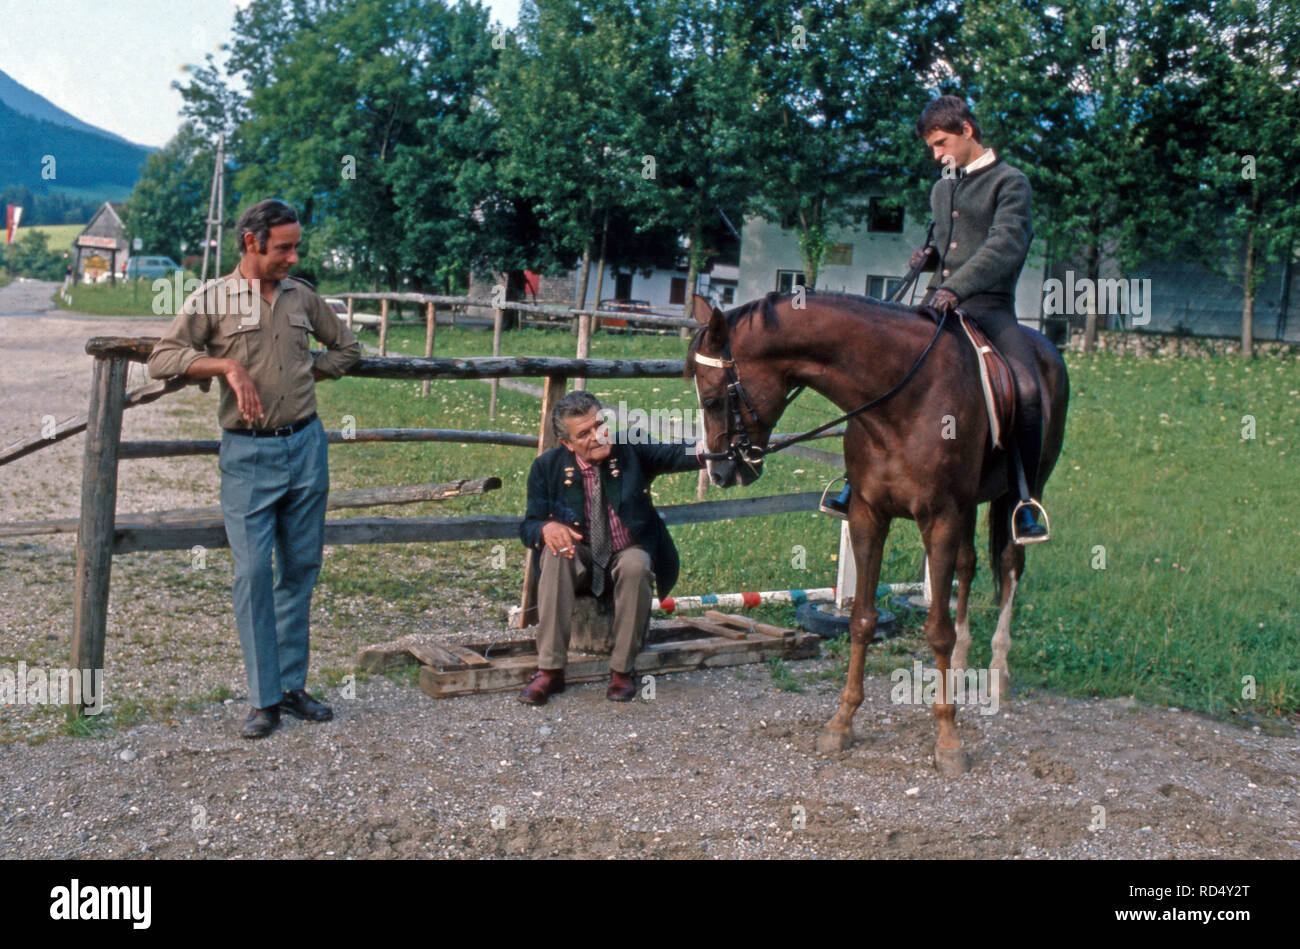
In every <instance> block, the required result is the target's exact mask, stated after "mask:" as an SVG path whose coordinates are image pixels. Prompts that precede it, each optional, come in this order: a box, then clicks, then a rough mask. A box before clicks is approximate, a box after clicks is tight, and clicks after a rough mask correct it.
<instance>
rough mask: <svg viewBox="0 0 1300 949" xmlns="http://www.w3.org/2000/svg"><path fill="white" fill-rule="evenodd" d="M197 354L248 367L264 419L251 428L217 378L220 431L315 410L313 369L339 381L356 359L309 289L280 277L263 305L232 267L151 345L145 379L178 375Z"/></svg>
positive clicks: (343, 330)
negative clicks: (315, 344)
mask: <svg viewBox="0 0 1300 949" xmlns="http://www.w3.org/2000/svg"><path fill="white" fill-rule="evenodd" d="M309 333H310V334H311V335H312V336H315V337H316V338H317V339H318V340H320V341H321V342H322V343H324V344H325V346H326V347H327V348H326V350H325V351H324V352H322V353H315V354H313V353H312V351H311V346H310V343H309V341H308V339H307V334H309ZM200 356H213V357H216V358H219V359H233V360H234V361H235V362H237V363H239V364H240V365H242V366H243V367H244V368H245V369H247V370H248V374H249V375H250V376H251V377H252V379H253V385H255V386H257V395H258V398H260V399H261V400H262V410H263V411H264V412H265V413H266V414H265V415H264V416H263V418H262V420H261V421H260V423H259V424H257V425H249V423H248V422H245V421H244V420H243V418H241V417H240V415H239V404H238V400H237V399H236V398H235V393H234V390H233V389H231V388H230V386H229V385H228V384H227V383H226V380H225V377H222V378H221V406H220V408H219V409H218V412H217V415H218V419H219V421H220V424H221V427H222V428H228V429H239V428H278V427H279V426H281V425H288V424H290V423H291V422H297V421H299V420H300V419H303V418H306V417H307V416H308V415H311V413H313V412H315V411H316V380H315V377H314V376H313V375H312V370H313V369H315V370H317V371H319V372H320V373H322V374H323V375H326V376H329V377H330V378H331V379H337V378H339V377H340V376H342V375H343V373H345V372H347V371H348V369H350V368H351V367H352V364H353V363H355V362H356V361H357V359H358V358H360V356H361V345H360V343H358V342H357V338H356V336H354V335H353V333H352V331H351V330H350V329H348V327H347V326H346V324H344V323H343V322H341V321H340V320H339V318H338V317H337V316H336V315H335V314H334V311H333V310H331V309H330V307H329V304H327V303H326V302H325V301H324V300H323V299H321V297H320V296H319V295H318V294H317V293H316V292H315V291H314V290H312V289H311V287H310V286H309V285H308V284H306V283H304V282H303V281H300V280H298V279H297V278H294V277H286V278H285V279H283V280H281V281H280V282H279V283H277V284H276V286H275V291H274V293H273V295H272V299H271V302H270V303H268V302H267V301H266V300H265V299H263V297H262V295H261V294H260V293H258V292H257V290H256V289H255V288H254V287H253V285H252V282H251V281H248V280H244V279H243V278H241V276H240V274H239V271H238V269H236V270H234V271H231V272H230V273H228V274H226V276H224V277H218V278H217V279H215V280H209V281H208V282H207V283H205V284H204V285H203V286H202V287H200V288H199V289H198V290H196V291H194V293H192V294H191V295H190V296H189V298H188V299H187V300H186V301H185V303H184V304H183V305H182V306H181V308H180V311H179V312H178V313H177V314H176V318H175V319H174V320H172V324H171V326H169V327H168V328H167V333H166V335H165V336H163V338H162V339H161V340H159V341H158V343H157V344H156V345H155V346H154V349H153V354H152V355H150V357H149V375H151V376H152V377H153V378H155V379H167V378H169V377H171V376H180V375H184V374H185V370H187V369H188V368H189V367H190V364H191V363H193V362H194V360H196V359H198V358H199V357H200Z"/></svg>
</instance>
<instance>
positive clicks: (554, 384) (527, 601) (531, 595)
mask: <svg viewBox="0 0 1300 949" xmlns="http://www.w3.org/2000/svg"><path fill="white" fill-rule="evenodd" d="M566 382H567V380H566V379H565V378H564V376H547V377H546V385H545V387H544V388H543V389H542V427H541V430H540V431H539V432H538V436H537V454H539V455H540V454H542V453H543V452H547V451H550V450H551V449H552V448H554V447H555V445H556V443H557V442H558V441H559V439H557V438H556V437H555V430H554V429H553V428H552V427H551V410H552V409H554V408H555V403H556V402H558V401H560V398H561V397H562V396H563V395H564V389H565V384H566ZM535 557H536V553H535V551H533V549H532V548H529V550H528V553H527V554H526V555H525V557H524V592H523V594H522V595H521V596H520V598H519V628H520V629H523V628H525V627H527V626H532V625H533V624H534V623H536V622H537V586H536V584H534V583H533V561H534V558H535Z"/></svg>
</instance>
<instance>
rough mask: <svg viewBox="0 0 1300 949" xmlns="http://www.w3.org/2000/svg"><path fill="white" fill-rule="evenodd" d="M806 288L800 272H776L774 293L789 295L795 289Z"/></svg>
mask: <svg viewBox="0 0 1300 949" xmlns="http://www.w3.org/2000/svg"><path fill="white" fill-rule="evenodd" d="M804 286H807V284H806V283H804V279H803V271H802V270H778V271H777V272H776V292H777V293H789V292H790V291H791V290H793V289H794V288H795V287H804Z"/></svg>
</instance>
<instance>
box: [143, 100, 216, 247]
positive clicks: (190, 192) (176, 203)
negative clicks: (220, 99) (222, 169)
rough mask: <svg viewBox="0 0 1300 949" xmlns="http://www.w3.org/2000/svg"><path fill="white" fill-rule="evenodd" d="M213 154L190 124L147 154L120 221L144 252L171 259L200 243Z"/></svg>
mask: <svg viewBox="0 0 1300 949" xmlns="http://www.w3.org/2000/svg"><path fill="white" fill-rule="evenodd" d="M212 156H213V149H212V147H211V143H209V142H208V141H207V140H206V139H205V138H204V137H203V136H201V135H200V134H199V133H198V132H197V131H196V129H195V128H194V126H193V125H191V124H189V123H186V124H184V125H182V126H181V128H180V130H179V131H178V132H177V133H176V136H175V137H174V138H173V139H172V140H171V141H170V142H168V143H167V144H166V145H165V146H163V148H161V149H160V150H158V151H156V152H154V153H153V154H152V155H150V156H149V158H148V160H147V161H146V162H145V166H144V171H143V172H142V173H141V175H140V180H139V181H137V182H136V185H135V189H134V190H133V191H132V192H131V196H130V198H128V199H127V202H126V208H125V214H124V215H123V222H122V223H123V224H124V225H125V227H126V237H127V239H128V240H131V239H133V238H136V237H138V238H140V240H141V243H142V245H143V248H144V250H143V252H144V253H146V254H166V255H168V256H170V257H172V258H173V259H175V260H180V259H181V257H182V256H183V254H184V251H183V250H182V246H186V247H199V246H201V244H202V241H203V234H204V231H205V220H206V217H207V213H208V194H209V188H210V185H211V181H212Z"/></svg>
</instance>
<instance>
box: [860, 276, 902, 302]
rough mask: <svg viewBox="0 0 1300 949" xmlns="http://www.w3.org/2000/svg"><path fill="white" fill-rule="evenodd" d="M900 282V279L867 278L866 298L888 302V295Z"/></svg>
mask: <svg viewBox="0 0 1300 949" xmlns="http://www.w3.org/2000/svg"><path fill="white" fill-rule="evenodd" d="M902 282H903V278H902V277H868V278H867V296H869V297H875V298H876V299H877V300H888V299H889V295H890V294H891V293H893V292H894V291H895V290H897V289H898V285H899V284H900V283H902Z"/></svg>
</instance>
